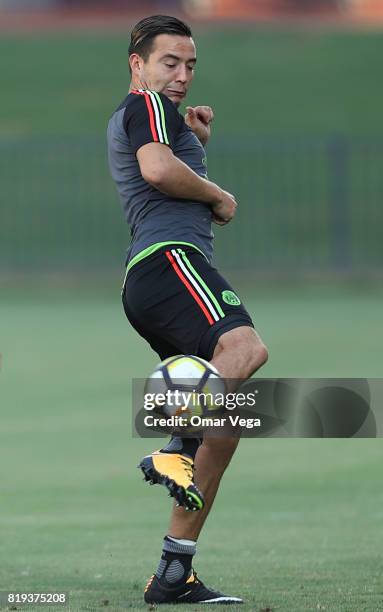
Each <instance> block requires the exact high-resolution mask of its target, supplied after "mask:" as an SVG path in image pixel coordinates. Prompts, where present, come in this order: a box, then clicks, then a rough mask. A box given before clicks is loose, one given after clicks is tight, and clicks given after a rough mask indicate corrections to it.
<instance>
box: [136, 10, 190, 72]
mask: <svg viewBox="0 0 383 612" xmlns="http://www.w3.org/2000/svg"><path fill="white" fill-rule="evenodd" d="M159 34H172V35H174V36H188V37H189V38H190V37H191V36H192V32H191V29H190V28H189V26H187V25H186V23H184V22H183V21H180V20H179V19H177V18H176V17H169V16H168V15H152V16H151V17H145V18H144V19H141V21H139V22H138V23H137V24H136V25H135V26H134V28H133V30H132V34H131V38H130V45H129V57H130V56H131V55H132V53H138V55H140V56H141V57H142V58H143V59H144V61H145V62H146V61H147V59H148V57H149V55H150V53H151V51H152V48H153V41H154V39H155V37H156V36H158V35H159Z"/></svg>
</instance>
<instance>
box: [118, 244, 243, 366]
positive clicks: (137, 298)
mask: <svg viewBox="0 0 383 612" xmlns="http://www.w3.org/2000/svg"><path fill="white" fill-rule="evenodd" d="M122 302H123V305H124V310H125V314H126V316H127V317H128V319H129V321H130V323H131V324H132V325H133V327H134V328H135V329H136V331H137V332H138V333H139V334H140V335H141V336H142V337H143V338H145V340H147V341H148V342H149V344H150V346H151V347H152V348H153V350H154V351H156V352H157V353H158V355H159V356H160V359H161V360H163V359H166V358H167V357H172V356H173V355H180V354H183V355H197V356H199V357H202V358H203V359H206V360H208V361H209V360H210V359H211V358H212V356H213V353H214V349H215V346H216V344H217V341H218V338H219V337H220V336H221V335H222V334H224V333H225V332H227V331H230V330H231V329H235V328H236V327H242V326H248V327H254V326H253V323H252V320H251V318H250V315H249V314H248V312H247V311H246V309H245V308H244V306H243V304H242V303H241V301H240V299H239V298H238V296H237V294H236V293H235V292H234V290H233V289H232V287H230V285H229V284H228V283H227V281H226V280H225V279H224V278H223V277H222V276H221V275H220V274H219V273H218V271H217V270H216V269H215V268H213V267H212V266H211V265H210V264H209V263H208V261H207V260H206V259H205V257H204V256H203V255H202V254H201V253H200V252H199V251H197V250H196V249H194V248H192V247H188V246H184V245H183V246H182V248H181V246H180V245H179V244H178V245H177V244H174V246H172V245H170V246H166V247H161V248H160V249H159V250H157V251H155V252H154V253H153V254H152V255H148V256H147V257H145V258H144V259H142V260H141V261H139V262H138V263H136V264H135V265H134V266H133V267H132V268H131V269H130V270H129V272H128V274H127V276H126V278H125V282H124V286H123V290H122Z"/></svg>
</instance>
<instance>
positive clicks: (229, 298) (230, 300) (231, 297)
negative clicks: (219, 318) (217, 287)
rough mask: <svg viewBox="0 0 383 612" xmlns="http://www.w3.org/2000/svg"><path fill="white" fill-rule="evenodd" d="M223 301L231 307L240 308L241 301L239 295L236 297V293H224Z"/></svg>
mask: <svg viewBox="0 0 383 612" xmlns="http://www.w3.org/2000/svg"><path fill="white" fill-rule="evenodd" d="M222 299H223V301H224V302H226V304H230V306H239V305H240V303H241V300H240V299H239V297H238V295H235V293H234V291H228V290H226V291H222Z"/></svg>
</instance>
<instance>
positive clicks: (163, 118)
mask: <svg viewBox="0 0 383 612" xmlns="http://www.w3.org/2000/svg"><path fill="white" fill-rule="evenodd" d="M152 93H153V94H154V96H155V98H156V100H157V102H158V106H159V109H160V114H161V126H162V132H163V134H164V137H165V144H167V145H168V144H169V138H168V133H167V131H166V121H165V112H164V107H163V104H162V100H161V98H160V96H159V95H158V93H157V92H156V91H153V92H152Z"/></svg>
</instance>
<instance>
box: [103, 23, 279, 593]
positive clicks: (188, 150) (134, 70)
mask: <svg viewBox="0 0 383 612" xmlns="http://www.w3.org/2000/svg"><path fill="white" fill-rule="evenodd" d="M195 64H196V50H195V45H194V42H193V39H192V34H191V31H190V29H189V27H188V26H187V25H186V24H184V23H183V22H181V21H179V20H178V19H175V18H173V17H167V16H163V15H157V16H153V17H148V18H145V19H143V20H142V21H140V22H139V23H138V24H137V25H136V26H135V28H134V29H133V31H132V35H131V44H130V48H129V65H130V73H131V85H130V90H129V95H128V96H127V97H126V98H125V100H124V101H123V102H122V104H121V105H120V106H119V108H118V109H117V110H116V111H115V113H114V114H113V116H112V118H111V119H110V122H109V126H108V150H109V162H110V168H111V173H112V176H113V178H114V180H115V182H116V185H117V189H118V192H119V195H120V199H121V202H122V205H123V208H124V212H125V215H126V218H127V221H128V223H129V225H130V227H131V233H132V242H131V246H130V249H129V251H128V259H127V262H128V265H127V272H126V276H125V281H124V286H123V294H122V295H123V305H124V309H125V313H126V315H127V317H128V319H129V321H130V322H131V324H132V325H133V327H134V328H135V329H136V330H137V332H138V333H139V334H140V335H141V336H143V338H145V339H146V340H147V341H148V342H149V343H150V345H151V347H152V348H153V349H154V350H155V351H156V352H157V353H158V354H159V356H160V358H161V359H165V358H166V357H170V356H173V355H178V354H191V355H198V356H200V357H202V358H204V359H207V360H209V361H211V363H212V364H213V365H214V366H215V367H216V368H217V369H218V371H219V372H220V374H221V375H222V376H223V377H224V378H225V379H230V380H245V379H247V378H248V377H250V376H251V375H252V374H253V372H255V371H256V370H257V369H258V368H259V367H260V366H261V365H262V364H263V363H265V361H266V359H267V351H266V348H265V346H264V344H263V343H262V341H261V340H260V338H259V336H258V335H257V333H256V332H255V330H254V327H253V324H252V321H251V318H250V316H249V314H248V313H247V311H246V310H245V308H244V307H243V305H242V304H241V301H240V299H239V298H238V296H236V294H235V293H234V291H233V289H232V288H231V287H230V285H229V284H228V283H227V282H226V280H225V279H224V278H222V276H220V274H219V273H218V272H217V270H216V269H215V268H213V267H212V266H211V264H210V261H211V257H212V240H213V234H212V231H211V223H212V222H214V223H216V224H217V225H221V226H224V225H226V224H227V223H229V221H231V220H232V218H233V217H234V214H235V210H236V208H237V203H236V201H235V198H234V196H233V195H231V194H230V193H228V192H226V191H225V190H223V189H221V188H220V187H219V186H218V185H216V184H214V183H212V182H210V181H209V180H208V179H207V175H206V167H205V158H206V154H205V150H204V148H203V147H204V145H205V144H206V143H207V141H208V139H209V137H210V132H211V122H212V120H213V111H212V109H211V108H210V107H208V106H197V107H195V108H192V107H188V108H187V114H186V116H185V119H184V118H183V117H182V116H181V115H180V113H179V112H178V110H177V108H178V107H179V105H180V104H181V103H182V102H183V101H184V99H185V97H186V94H187V91H188V89H189V86H190V84H191V82H192V79H193V75H194V68H195ZM233 389H234V385H233V388H232V389H231V390H233ZM237 444H238V438H236V437H228V438H216V437H209V438H205V439H204V440H203V441H201V440H199V439H186V438H185V439H183V438H177V437H173V438H172V440H171V441H170V443H169V444H168V445H167V446H166V447H165V448H163V449H162V450H161V451H156V452H153V453H152V454H151V455H148V456H147V457H145V458H144V459H143V460H142V461H141V463H140V467H141V469H142V471H143V473H144V475H145V479H146V480H149V481H150V482H152V483H159V484H162V485H164V486H166V487H167V488H168V490H169V492H170V494H171V495H172V496H174V498H175V500H176V502H177V505H176V506H175V507H174V508H173V510H172V515H171V522H170V528H169V532H168V534H167V535H166V537H165V539H164V545H163V553H162V557H161V560H160V564H159V566H158V569H157V571H156V573H155V574H154V575H153V576H152V578H151V579H150V580H149V583H148V585H147V587H146V590H145V595H144V598H145V601H146V602H147V603H171V602H174V603H191V602H192V603H198V602H203V603H242V600H241V599H240V598H238V597H231V596H226V595H223V594H222V593H219V592H217V591H214V590H211V589H208V588H207V587H205V586H204V585H203V583H202V582H201V581H200V580H199V579H198V578H197V576H196V574H195V572H194V570H193V568H192V559H193V555H194V554H195V552H196V542H197V539H198V536H199V533H200V531H201V529H202V526H203V524H204V522H205V520H206V517H207V515H208V513H209V511H210V508H211V505H212V503H213V501H214V498H215V495H216V493H217V490H218V486H219V482H220V479H221V477H222V475H223V473H224V471H225V469H226V467H227V465H228V464H229V462H230V459H231V457H232V455H233V453H234V451H235V449H236V446H237ZM194 469H195V475H196V478H195V481H194V479H193V471H194ZM178 506H179V507H178ZM187 510H198V512H187Z"/></svg>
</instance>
